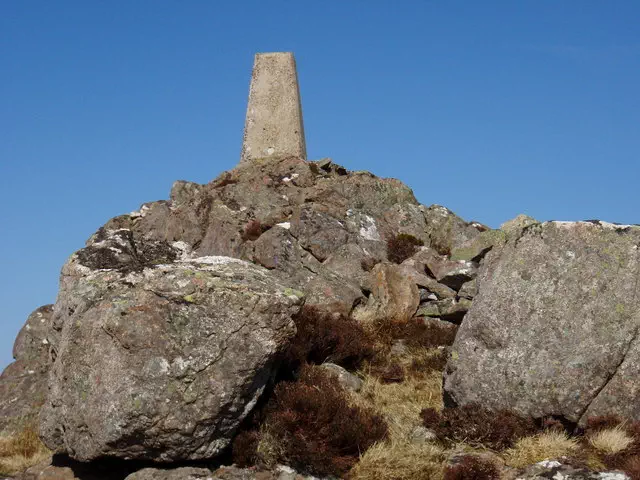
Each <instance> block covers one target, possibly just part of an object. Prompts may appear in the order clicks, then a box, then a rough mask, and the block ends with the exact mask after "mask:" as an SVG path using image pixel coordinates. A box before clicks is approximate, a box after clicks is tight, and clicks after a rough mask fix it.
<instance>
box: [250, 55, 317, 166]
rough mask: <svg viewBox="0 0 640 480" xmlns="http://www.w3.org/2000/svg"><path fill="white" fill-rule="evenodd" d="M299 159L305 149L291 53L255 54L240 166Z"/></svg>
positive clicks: (304, 155)
mask: <svg viewBox="0 0 640 480" xmlns="http://www.w3.org/2000/svg"><path fill="white" fill-rule="evenodd" d="M289 156H296V157H301V158H303V159H305V160H306V158H307V148H306V145H305V140H304V127H303V125H302V107H301V103H300V91H299V89H298V75H297V73H296V61H295V59H294V58H293V53H290V52H276V53H258V54H256V57H255V61H254V64H253V73H252V75H251V86H250V88H249V105H248V106H247V119H246V121H245V125H244V138H243V141H242V154H241V157H240V163H243V162H248V161H251V160H253V159H258V158H273V159H276V158H283V157H289Z"/></svg>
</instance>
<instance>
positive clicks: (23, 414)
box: [0, 305, 57, 435]
mask: <svg viewBox="0 0 640 480" xmlns="http://www.w3.org/2000/svg"><path fill="white" fill-rule="evenodd" d="M52 312H53V309H52V305H45V306H43V307H40V308H38V309H36V310H35V311H34V312H33V313H32V314H31V315H29V318H28V319H27V321H26V323H25V324H24V326H23V327H22V329H21V330H20V332H19V333H18V336H17V338H16V340H15V343H14V345H13V358H14V359H15V361H14V362H13V363H12V364H10V365H9V366H8V367H7V368H6V369H5V370H4V371H3V372H2V375H0V435H7V434H10V433H13V432H15V431H17V430H20V429H22V428H24V427H25V426H27V425H28V424H32V423H34V422H36V421H37V416H38V412H39V411H40V408H41V407H42V404H43V403H44V400H45V396H46V393H47V376H48V373H49V367H50V366H51V362H52V360H53V358H54V356H55V346H56V343H57V335H56V332H55V331H54V330H53V329H52V328H51V327H52Z"/></svg>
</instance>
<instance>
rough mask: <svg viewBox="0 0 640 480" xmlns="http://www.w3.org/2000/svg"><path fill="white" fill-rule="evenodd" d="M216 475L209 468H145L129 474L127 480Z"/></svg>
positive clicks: (193, 479)
mask: <svg viewBox="0 0 640 480" xmlns="http://www.w3.org/2000/svg"><path fill="white" fill-rule="evenodd" d="M213 478H220V477H214V476H213V472H212V471H211V470H209V469H208V468H196V467H181V468H170V469H160V468H143V469H142V470H138V471H137V472H134V473H132V474H131V475H128V476H127V477H126V479H125V480H200V479H202V480H208V479H213Z"/></svg>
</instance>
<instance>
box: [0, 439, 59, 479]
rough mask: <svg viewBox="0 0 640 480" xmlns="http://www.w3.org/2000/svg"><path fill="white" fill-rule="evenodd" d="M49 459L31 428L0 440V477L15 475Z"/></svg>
mask: <svg viewBox="0 0 640 480" xmlns="http://www.w3.org/2000/svg"><path fill="white" fill-rule="evenodd" d="M50 457H51V451H49V449H47V447H45V446H44V444H43V443H42V442H41V441H40V438H39V437H38V434H37V432H36V430H35V428H33V427H25V428H24V429H23V430H22V431H20V432H18V433H17V434H15V435H12V436H10V437H2V438H0V475H15V474H17V473H20V472H23V471H24V470H26V469H27V468H29V467H31V466H33V465H36V464H38V463H41V462H43V461H45V460H46V459H48V458H50Z"/></svg>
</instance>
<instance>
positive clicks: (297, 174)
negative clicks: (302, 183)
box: [282, 173, 300, 183]
mask: <svg viewBox="0 0 640 480" xmlns="http://www.w3.org/2000/svg"><path fill="white" fill-rule="evenodd" d="M299 176H300V174H299V173H292V174H291V176H290V177H284V178H283V179H282V181H283V182H285V183H289V182H290V181H291V180H295V179H296V178H298V177H299Z"/></svg>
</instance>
